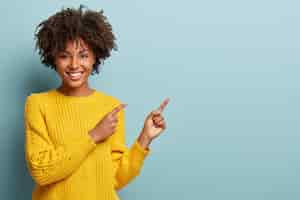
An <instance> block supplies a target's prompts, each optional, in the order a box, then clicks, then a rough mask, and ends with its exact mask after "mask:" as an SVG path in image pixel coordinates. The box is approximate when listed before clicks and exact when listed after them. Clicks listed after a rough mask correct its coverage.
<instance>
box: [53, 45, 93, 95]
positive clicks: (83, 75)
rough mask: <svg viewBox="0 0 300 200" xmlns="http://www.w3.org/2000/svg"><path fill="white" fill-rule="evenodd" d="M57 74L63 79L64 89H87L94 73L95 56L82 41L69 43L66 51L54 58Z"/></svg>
mask: <svg viewBox="0 0 300 200" xmlns="http://www.w3.org/2000/svg"><path fill="white" fill-rule="evenodd" d="M54 63H55V66H56V72H57V73H58V75H59V76H60V78H61V79H62V87H64V88H66V89H69V90H72V89H78V88H87V86H88V78H89V76H90V74H91V73H92V71H93V65H94V63H95V55H94V53H93V51H92V50H91V49H90V48H89V46H88V45H87V44H86V43H85V42H84V41H83V40H82V39H79V40H77V42H76V41H69V42H67V43H66V48H65V50H64V51H61V52H59V53H58V54H57V55H56V56H55V57H54Z"/></svg>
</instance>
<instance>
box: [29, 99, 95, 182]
mask: <svg viewBox="0 0 300 200" xmlns="http://www.w3.org/2000/svg"><path fill="white" fill-rule="evenodd" d="M37 97H38V96H37V95H35V94H31V95H30V96H28V97H27V99H26V102H25V108H24V126H25V158H26V164H27V167H28V169H29V172H30V175H31V176H32V178H33V179H34V181H35V182H36V183H37V184H39V185H47V184H51V183H54V182H57V181H60V180H62V179H64V178H66V177H67V176H69V175H71V174H72V172H73V171H74V170H76V169H77V168H78V167H79V166H80V164H81V163H82V162H83V161H84V159H85V158H86V157H87V155H88V154H89V153H90V152H91V151H92V150H94V149H95V147H96V143H95V142H94V141H93V140H92V138H91V137H90V136H89V135H88V134H86V136H83V137H82V138H80V139H77V140H76V141H71V142H70V143H68V144H67V145H60V146H55V145H54V144H53V142H52V141H51V139H50V137H49V133H48V130H47V126H46V123H45V118H44V116H43V113H42V112H41V107H40V106H39V101H38V98H37ZM79 147H80V148H79Z"/></svg>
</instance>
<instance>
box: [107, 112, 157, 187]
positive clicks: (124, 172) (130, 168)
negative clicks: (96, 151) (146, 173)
mask: <svg viewBox="0 0 300 200" xmlns="http://www.w3.org/2000/svg"><path fill="white" fill-rule="evenodd" d="M117 115H118V125H117V127H116V131H115V133H114V134H113V135H112V136H111V154H112V161H113V172H114V176H115V179H114V187H115V189H116V190H119V189H121V188H123V187H124V186H125V185H127V184H128V183H129V182H131V180H133V179H134V178H135V177H136V176H137V175H139V174H140V171H141V169H142V166H143V163H144V160H145V158H146V157H147V156H148V155H149V153H150V152H151V151H150V149H149V148H147V149H144V148H143V147H142V146H141V145H140V144H139V142H138V141H137V139H136V140H135V141H134V143H133V145H132V146H131V147H130V148H128V147H127V146H126V139H125V111H124V109H122V110H121V111H119V112H118V114H117Z"/></svg>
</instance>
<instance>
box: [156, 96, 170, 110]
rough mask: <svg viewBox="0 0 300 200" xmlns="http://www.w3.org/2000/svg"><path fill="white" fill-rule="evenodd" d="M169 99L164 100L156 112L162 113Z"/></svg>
mask: <svg viewBox="0 0 300 200" xmlns="http://www.w3.org/2000/svg"><path fill="white" fill-rule="evenodd" d="M169 101H170V98H166V99H165V100H164V101H163V102H162V103H161V104H160V106H159V108H158V109H157V110H158V112H162V111H163V110H164V108H165V107H166V106H167V104H168V103H169Z"/></svg>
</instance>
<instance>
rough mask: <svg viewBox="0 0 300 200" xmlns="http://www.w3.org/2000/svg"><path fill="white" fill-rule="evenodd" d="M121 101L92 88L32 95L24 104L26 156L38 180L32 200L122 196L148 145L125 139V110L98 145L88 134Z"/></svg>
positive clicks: (103, 199)
mask: <svg viewBox="0 0 300 200" xmlns="http://www.w3.org/2000/svg"><path fill="white" fill-rule="evenodd" d="M120 103H121V101H120V100H119V99H117V98H116V97H113V96H110V95H108V94H106V93H104V92H100V91H98V90H94V91H93V93H92V94H90V95H88V96H67V95H64V94H63V93H61V92H60V91H58V90H57V89H50V90H48V91H44V92H40V93H32V94H31V95H29V96H27V97H26V102H25V107H24V122H25V123H24V128H25V144H24V147H25V158H26V165H27V169H28V171H29V173H30V175H31V177H32V178H33V180H34V182H35V183H36V184H35V186H34V189H33V191H32V200H100V199H101V200H119V197H118V194H117V191H118V190H119V189H121V188H123V187H124V186H125V185H127V184H128V183H129V182H130V181H132V180H133V179H134V178H135V177H136V176H137V175H139V174H140V172H141V169H142V166H143V163H144V160H145V158H146V157H147V155H148V154H149V153H150V149H149V148H146V149H144V148H143V147H142V146H141V145H140V144H139V143H138V141H137V139H136V140H135V141H134V143H133V144H132V145H131V147H130V148H128V147H127V146H126V140H125V111H124V109H122V110H121V111H119V112H118V114H117V116H118V124H117V126H116V129H115V132H114V133H113V134H112V135H111V136H109V137H107V138H106V139H105V140H104V141H102V142H100V143H95V142H94V140H93V139H92V137H91V136H90V135H89V134H88V132H89V130H91V129H93V128H94V127H95V126H96V124H97V123H98V122H99V121H100V120H101V119H102V118H103V117H104V116H105V115H106V114H107V113H108V112H110V111H112V109H113V108H115V107H116V106H117V105H119V104H120Z"/></svg>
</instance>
